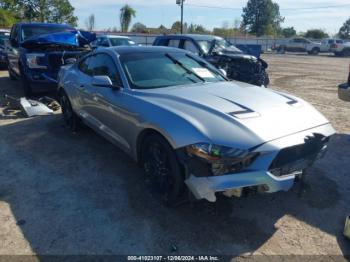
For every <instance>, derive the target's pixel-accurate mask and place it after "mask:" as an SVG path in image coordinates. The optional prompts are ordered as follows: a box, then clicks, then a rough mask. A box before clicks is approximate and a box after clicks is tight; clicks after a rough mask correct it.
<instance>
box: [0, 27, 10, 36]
mask: <svg viewBox="0 0 350 262" xmlns="http://www.w3.org/2000/svg"><path fill="white" fill-rule="evenodd" d="M9 36H10V30H7V29H0V38H1V37H6V38H8V37H9Z"/></svg>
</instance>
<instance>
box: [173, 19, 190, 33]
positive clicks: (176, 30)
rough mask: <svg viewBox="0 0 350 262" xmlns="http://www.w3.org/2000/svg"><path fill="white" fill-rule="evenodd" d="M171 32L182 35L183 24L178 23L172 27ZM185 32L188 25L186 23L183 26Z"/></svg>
mask: <svg viewBox="0 0 350 262" xmlns="http://www.w3.org/2000/svg"><path fill="white" fill-rule="evenodd" d="M171 31H173V32H174V33H180V32H181V22H180V21H176V22H175V23H173V25H172V26H171ZM183 32H187V23H184V25H183Z"/></svg>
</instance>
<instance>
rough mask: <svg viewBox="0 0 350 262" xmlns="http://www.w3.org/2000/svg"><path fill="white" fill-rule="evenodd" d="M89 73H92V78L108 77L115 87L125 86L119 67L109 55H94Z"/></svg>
mask: <svg viewBox="0 0 350 262" xmlns="http://www.w3.org/2000/svg"><path fill="white" fill-rule="evenodd" d="M88 72H91V74H92V76H108V77H109V78H110V79H111V80H112V83H113V85H115V86H118V87H122V86H123V84H122V81H121V78H120V74H119V72H118V69H117V66H116V64H115V63H114V61H113V59H112V58H111V57H110V56H109V55H107V54H97V55H94V56H93V57H92V58H91V60H90V62H89V68H88Z"/></svg>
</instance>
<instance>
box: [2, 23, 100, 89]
mask: <svg viewBox="0 0 350 262" xmlns="http://www.w3.org/2000/svg"><path fill="white" fill-rule="evenodd" d="M95 39H96V37H95V35H93V34H90V33H87V32H79V31H76V30H75V29H74V28H72V27H70V26H68V25H63V24H49V23H18V24H15V25H14V26H13V27H12V30H11V35H10V40H9V46H7V48H6V52H7V56H8V62H9V63H8V71H9V75H10V78H11V79H17V78H18V79H20V80H21V82H22V86H23V90H24V92H25V95H26V96H29V95H31V93H32V92H40V91H54V90H56V89H57V74H58V71H59V69H60V67H61V66H62V65H63V64H65V63H66V62H67V61H69V59H72V58H77V57H79V56H80V55H81V53H82V52H83V51H86V50H87V47H86V44H89V43H90V42H91V41H93V40H95Z"/></svg>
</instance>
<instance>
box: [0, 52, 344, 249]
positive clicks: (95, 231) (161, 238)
mask: <svg viewBox="0 0 350 262" xmlns="http://www.w3.org/2000/svg"><path fill="white" fill-rule="evenodd" d="M265 58H266V60H267V61H268V62H269V64H270V75H271V79H272V88H274V89H279V90H284V91H287V92H289V93H292V94H295V95H297V96H300V97H302V98H304V99H306V100H308V101H310V102H311V103H312V104H314V105H315V106H316V107H317V108H318V109H319V110H320V111H321V112H323V113H324V114H325V115H326V116H327V117H328V118H329V119H330V121H331V122H332V124H333V125H334V127H335V128H336V129H337V130H338V132H339V133H338V134H337V135H336V136H335V137H334V139H333V140H332V142H331V143H330V147H329V152H328V154H327V156H326V158H324V159H322V160H321V161H318V162H317V163H316V164H315V166H314V167H313V168H312V169H311V170H310V173H309V177H307V180H306V185H305V188H304V190H297V189H295V190H293V191H291V192H286V193H277V194H273V195H253V196H250V197H248V198H243V199H226V198H222V199H220V200H219V201H218V202H217V203H215V204H210V203H206V202H203V203H197V204H195V205H194V206H190V205H185V206H181V207H179V208H176V209H167V208H164V207H163V206H161V205H160V204H159V203H158V202H157V201H156V200H155V199H153V197H152V196H151V195H150V194H149V193H148V192H147V190H146V188H145V186H144V183H143V176H142V172H140V170H139V169H138V167H137V166H136V165H135V164H134V163H133V162H132V161H131V160H130V159H129V158H128V157H127V156H125V155H124V154H123V153H122V152H121V151H119V150H118V149H117V148H116V147H114V146H112V145H111V144H109V143H108V142H107V141H105V140H104V139H102V138H100V137H99V136H98V135H96V134H95V133H94V132H92V131H91V130H89V129H87V128H86V129H84V130H82V131H81V132H80V133H78V134H72V133H70V132H69V131H68V130H67V129H65V128H64V126H63V125H62V121H61V118H60V115H59V114H57V115H54V116H49V117H38V118H32V119H25V118H23V117H22V116H21V115H16V114H11V113H10V112H9V111H8V110H7V109H6V108H5V107H4V106H3V105H2V107H1V109H0V113H1V112H2V115H0V254H8V255H10V254H56V255H61V254H107V255H108V254H135V253H137V254H173V255H176V254H193V253H195V254H227V255H241V254H264V255H275V254H279V255H290V254H295V255H342V254H343V255H344V254H347V255H350V241H347V240H345V239H344V238H343V237H342V229H343V226H344V220H345V217H346V215H350V193H349V190H350V161H349V159H350V136H349V132H350V121H349V119H350V103H345V102H342V101H340V100H338V98H337V94H336V85H337V84H338V83H340V82H343V81H344V80H345V79H346V75H347V68H348V62H349V59H342V58H334V57H327V56H319V57H316V56H315V57H312V56H304V55H265ZM4 93H9V94H14V95H16V96H20V95H21V89H20V85H19V83H18V82H11V81H10V80H9V79H8V78H7V73H6V72H1V73H0V95H1V96H2V95H3V94H4ZM0 103H2V104H3V99H2V98H1V100H0ZM172 245H176V247H177V251H176V252H171V246H172Z"/></svg>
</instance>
